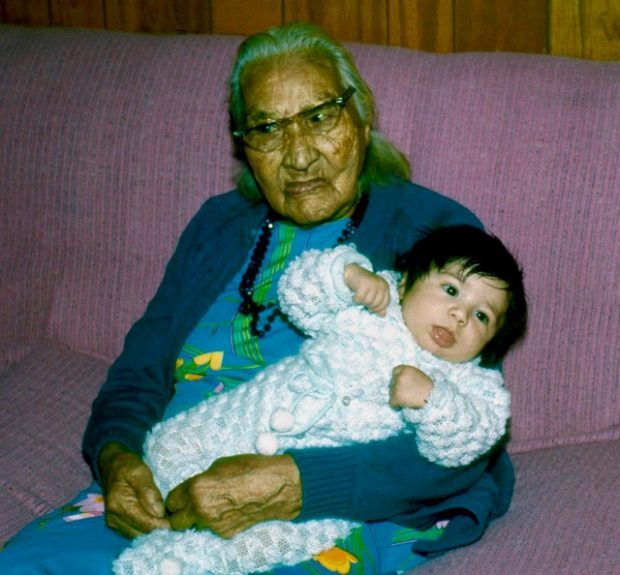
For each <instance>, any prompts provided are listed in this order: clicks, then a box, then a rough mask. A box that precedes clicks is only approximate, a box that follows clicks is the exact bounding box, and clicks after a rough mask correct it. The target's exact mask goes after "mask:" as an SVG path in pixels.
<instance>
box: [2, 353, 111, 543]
mask: <svg viewBox="0 0 620 575" xmlns="http://www.w3.org/2000/svg"><path fill="white" fill-rule="evenodd" d="M106 370H107V364H106V362H104V361H102V360H100V359H95V358H92V357H88V356H86V355H83V354H80V353H77V352H75V351H71V350H68V349H62V348H57V347H54V346H53V345H49V344H48V345H45V344H39V345H34V346H32V347H30V348H29V349H28V350H27V352H26V354H25V355H24V356H23V357H22V359H21V360H20V361H18V362H16V363H15V364H13V365H12V366H11V367H9V368H7V369H6V370H5V371H4V372H2V373H0V405H1V406H2V432H1V433H2V440H1V441H0V461H1V462H2V475H1V476H0V509H2V513H0V542H2V541H4V540H5V539H6V538H7V537H9V536H10V535H12V534H13V533H15V532H16V531H17V530H18V529H19V528H20V527H21V526H23V525H24V523H26V522H28V521H30V520H32V519H34V518H35V517H38V516H40V515H41V514H42V513H45V512H47V511H50V510H51V509H54V508H55V507H57V506H58V505H61V504H63V503H66V501H67V500H69V499H70V498H71V497H73V496H74V495H75V494H76V493H77V492H78V490H79V489H81V488H83V487H85V486H86V485H88V483H89V482H90V481H91V478H90V470H89V469H88V468H87V466H86V464H85V463H84V461H83V460H82V458H81V455H80V451H81V449H80V446H81V440H82V433H83V431H84V427H85V425H86V418H87V416H88V413H89V406H90V403H91V401H92V400H93V399H94V397H95V394H96V392H97V389H98V388H99V386H100V385H101V382H102V381H103V378H104V376H105V373H106Z"/></svg>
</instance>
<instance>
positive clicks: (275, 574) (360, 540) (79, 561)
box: [0, 485, 440, 575]
mask: <svg viewBox="0 0 620 575" xmlns="http://www.w3.org/2000/svg"><path fill="white" fill-rule="evenodd" d="M439 534H440V530H432V531H430V532H425V533H422V532H417V531H414V530H412V529H407V528H404V527H402V526H398V525H394V524H392V523H387V522H381V523H373V524H367V525H364V526H362V527H360V528H359V529H355V530H354V531H353V532H352V533H351V535H350V536H349V537H347V538H346V539H345V540H343V541H338V542H337V545H336V546H335V547H334V548H333V549H331V550H328V551H325V552H323V553H321V554H320V555H319V556H317V557H316V558H315V559H312V560H309V561H306V562H304V563H303V564H301V565H298V566H295V567H280V568H277V569H273V570H272V571H270V572H269V573H270V575H309V574H310V575H329V574H333V573H340V574H349V575H371V574H372V575H377V574H387V573H397V572H399V571H406V570H410V569H413V568H414V567H415V566H416V565H419V564H420V563H423V562H424V559H423V558H422V557H420V556H417V555H414V554H413V553H411V551H410V549H411V542H412V541H413V540H415V539H418V538H420V537H433V538H436V537H437V536H438V535H439ZM129 543H130V541H129V540H128V539H126V538H124V537H122V536H120V535H118V534H117V533H115V532H114V531H112V530H111V529H108V528H107V527H106V525H105V522H104V519H103V503H102V497H101V491H100V489H99V487H98V486H96V485H92V486H91V487H89V488H88V489H86V490H84V491H82V492H81V493H79V494H78V496H77V497H75V498H74V499H73V500H72V501H71V502H70V503H68V504H67V505H64V506H63V507H61V508H59V509H57V510H56V511H53V512H51V513H49V514H47V515H45V516H44V517H42V518H40V519H38V520H36V521H34V522H32V523H31V524H29V525H28V526H26V527H25V528H24V529H23V530H22V531H20V532H19V533H18V534H17V535H16V536H15V537H14V538H13V539H11V540H10V541H9V542H7V544H6V545H5V547H4V548H3V549H2V550H0V573H2V574H3V575H41V573H46V574H50V575H71V574H78V573H80V574H81V573H88V574H89V575H110V573H111V567H112V561H113V560H114V558H116V557H117V556H118V555H119V554H120V553H121V551H123V549H125V548H126V547H127V546H128V545H129Z"/></svg>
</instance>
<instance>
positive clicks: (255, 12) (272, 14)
mask: <svg viewBox="0 0 620 575" xmlns="http://www.w3.org/2000/svg"><path fill="white" fill-rule="evenodd" d="M211 15H212V21H213V33H214V34H243V35H247V34H253V33H254V32H260V31H261V30H264V29H265V28H268V27H269V26H276V25H278V24H281V23H282V0H226V1H222V0H212V2H211Z"/></svg>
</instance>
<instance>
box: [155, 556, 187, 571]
mask: <svg viewBox="0 0 620 575" xmlns="http://www.w3.org/2000/svg"><path fill="white" fill-rule="evenodd" d="M181 571H182V566H181V564H180V563H179V561H177V560H176V559H170V558H168V557H166V558H165V559H162V562H161V563H160V564H159V575H181Z"/></svg>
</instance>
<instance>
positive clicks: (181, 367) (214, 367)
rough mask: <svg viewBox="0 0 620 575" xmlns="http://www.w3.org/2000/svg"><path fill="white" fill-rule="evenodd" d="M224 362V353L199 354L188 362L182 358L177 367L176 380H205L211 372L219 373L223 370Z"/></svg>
mask: <svg viewBox="0 0 620 575" xmlns="http://www.w3.org/2000/svg"><path fill="white" fill-rule="evenodd" d="M223 360H224V352H223V351H210V352H207V353H198V354H197V355H194V356H193V357H192V358H191V359H188V360H185V359H183V358H182V357H180V358H178V359H177V362H176V366H175V367H176V370H175V379H176V380H177V381H198V380H200V379H203V378H204V377H205V375H206V374H207V373H208V371H209V370H211V371H219V370H220V369H222V362H223Z"/></svg>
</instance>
